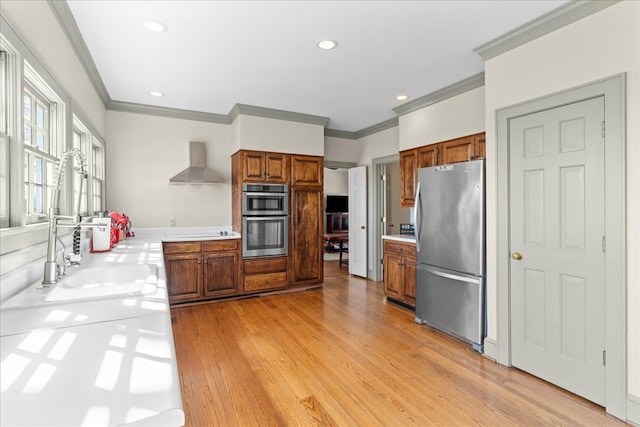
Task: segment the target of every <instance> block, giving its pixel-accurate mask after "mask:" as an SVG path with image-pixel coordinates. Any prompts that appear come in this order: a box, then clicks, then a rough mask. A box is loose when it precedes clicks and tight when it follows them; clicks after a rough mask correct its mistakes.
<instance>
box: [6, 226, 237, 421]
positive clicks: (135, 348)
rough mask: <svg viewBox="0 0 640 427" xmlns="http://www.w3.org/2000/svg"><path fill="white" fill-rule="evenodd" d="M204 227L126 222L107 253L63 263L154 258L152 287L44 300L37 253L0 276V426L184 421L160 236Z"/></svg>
mask: <svg viewBox="0 0 640 427" xmlns="http://www.w3.org/2000/svg"><path fill="white" fill-rule="evenodd" d="M211 231H214V230H204V231H203V230H200V229H198V230H193V229H185V228H180V229H178V228H161V229H135V230H134V232H135V237H133V238H127V239H125V240H123V241H121V242H120V243H119V244H118V245H117V246H116V247H115V248H113V250H112V251H110V252H104V253H94V254H92V253H86V254H83V258H82V263H81V266H80V267H69V268H68V270H67V271H68V276H71V275H72V274H74V270H73V269H74V268H75V269H84V268H91V267H105V266H106V267H108V266H114V270H113V271H117V266H121V265H135V264H155V265H156V266H157V281H156V285H155V286H156V289H155V290H154V291H153V292H148V293H142V294H134V295H130V294H122V295H114V296H109V297H103V298H98V299H90V300H73V301H69V300H66V301H56V302H46V301H44V300H43V297H44V295H46V293H47V292H48V291H49V290H48V289H43V288H42V284H41V283H40V282H41V280H42V278H41V273H39V272H41V271H42V268H43V267H42V266H43V263H44V260H41V261H38V262H36V263H33V265H29V266H25V267H24V268H23V269H22V270H23V271H18V272H16V274H12V275H6V276H3V278H2V280H3V285H5V284H6V285H8V286H11V287H15V288H16V289H17V291H16V292H12V293H11V295H10V296H9V297H7V298H6V299H4V300H3V301H2V304H1V305H0V357H1V360H2V380H3V381H2V393H1V395H0V406H1V407H2V411H1V412H0V425H22V426H42V425H51V426H88V425H91V426H158V425H163V426H182V425H184V422H185V417H184V411H183V406H182V396H181V392H180V379H179V376H178V369H177V361H176V355H175V346H174V341H173V332H172V328H171V316H170V311H169V302H168V295H167V289H166V276H165V270H164V263H163V256H162V239H163V236H165V235H167V234H170V233H173V234H176V232H181V233H184V234H187V233H203V232H204V233H209V232H211ZM229 231H230V227H229ZM232 238H234V237H232ZM27 270H34V271H35V272H34V271H28V272H27ZM75 271H79V270H75ZM36 276H37V277H39V279H38V281H37V282H35V283H33V278H34V277H36ZM24 278H31V279H24ZM20 280H22V281H24V280H30V282H31V283H19V282H20ZM5 281H6V283H5ZM54 286H55V285H54Z"/></svg>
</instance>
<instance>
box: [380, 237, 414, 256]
mask: <svg viewBox="0 0 640 427" xmlns="http://www.w3.org/2000/svg"><path fill="white" fill-rule="evenodd" d="M384 251H385V252H399V253H401V254H404V255H409V256H411V255H413V256H415V255H416V245H415V243H398V242H390V241H388V240H387V241H385V242H384Z"/></svg>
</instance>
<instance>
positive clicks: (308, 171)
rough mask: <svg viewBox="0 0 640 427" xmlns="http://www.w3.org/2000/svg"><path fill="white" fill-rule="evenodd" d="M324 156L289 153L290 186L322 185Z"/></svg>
mask: <svg viewBox="0 0 640 427" xmlns="http://www.w3.org/2000/svg"><path fill="white" fill-rule="evenodd" d="M323 177H324V158H323V157H321V156H301V155H295V154H292V155H291V185H292V186H311V187H317V186H322V185H323V182H324V179H323Z"/></svg>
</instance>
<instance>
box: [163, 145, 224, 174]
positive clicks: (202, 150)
mask: <svg viewBox="0 0 640 427" xmlns="http://www.w3.org/2000/svg"><path fill="white" fill-rule="evenodd" d="M169 184H225V181H224V179H223V178H222V176H220V174H218V173H217V172H216V171H214V170H212V169H209V168H208V167H207V149H206V146H205V144H204V142H193V141H191V142H189V167H188V168H186V169H185V170H183V171H182V172H180V173H179V174H177V175H175V176H173V177H172V178H170V179H169Z"/></svg>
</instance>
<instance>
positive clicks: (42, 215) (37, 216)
mask: <svg viewBox="0 0 640 427" xmlns="http://www.w3.org/2000/svg"><path fill="white" fill-rule="evenodd" d="M22 111H23V117H22V118H23V132H22V140H23V144H24V213H25V222H26V223H27V224H31V223H35V222H44V221H46V220H47V214H48V208H49V196H50V194H51V189H52V188H53V187H54V185H55V183H54V182H53V181H54V177H55V172H56V170H55V168H56V163H57V161H58V152H59V150H58V147H57V144H56V142H57V141H56V138H55V134H53V135H52V134H51V130H52V127H54V126H52V124H53V123H54V120H53V119H52V116H53V117H55V115H56V104H55V103H54V102H51V101H50V100H49V99H47V98H45V97H44V95H42V94H41V93H39V92H38V91H37V90H36V89H35V88H34V87H33V86H31V85H30V84H28V83H25V85H24V92H23V94H22Z"/></svg>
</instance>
